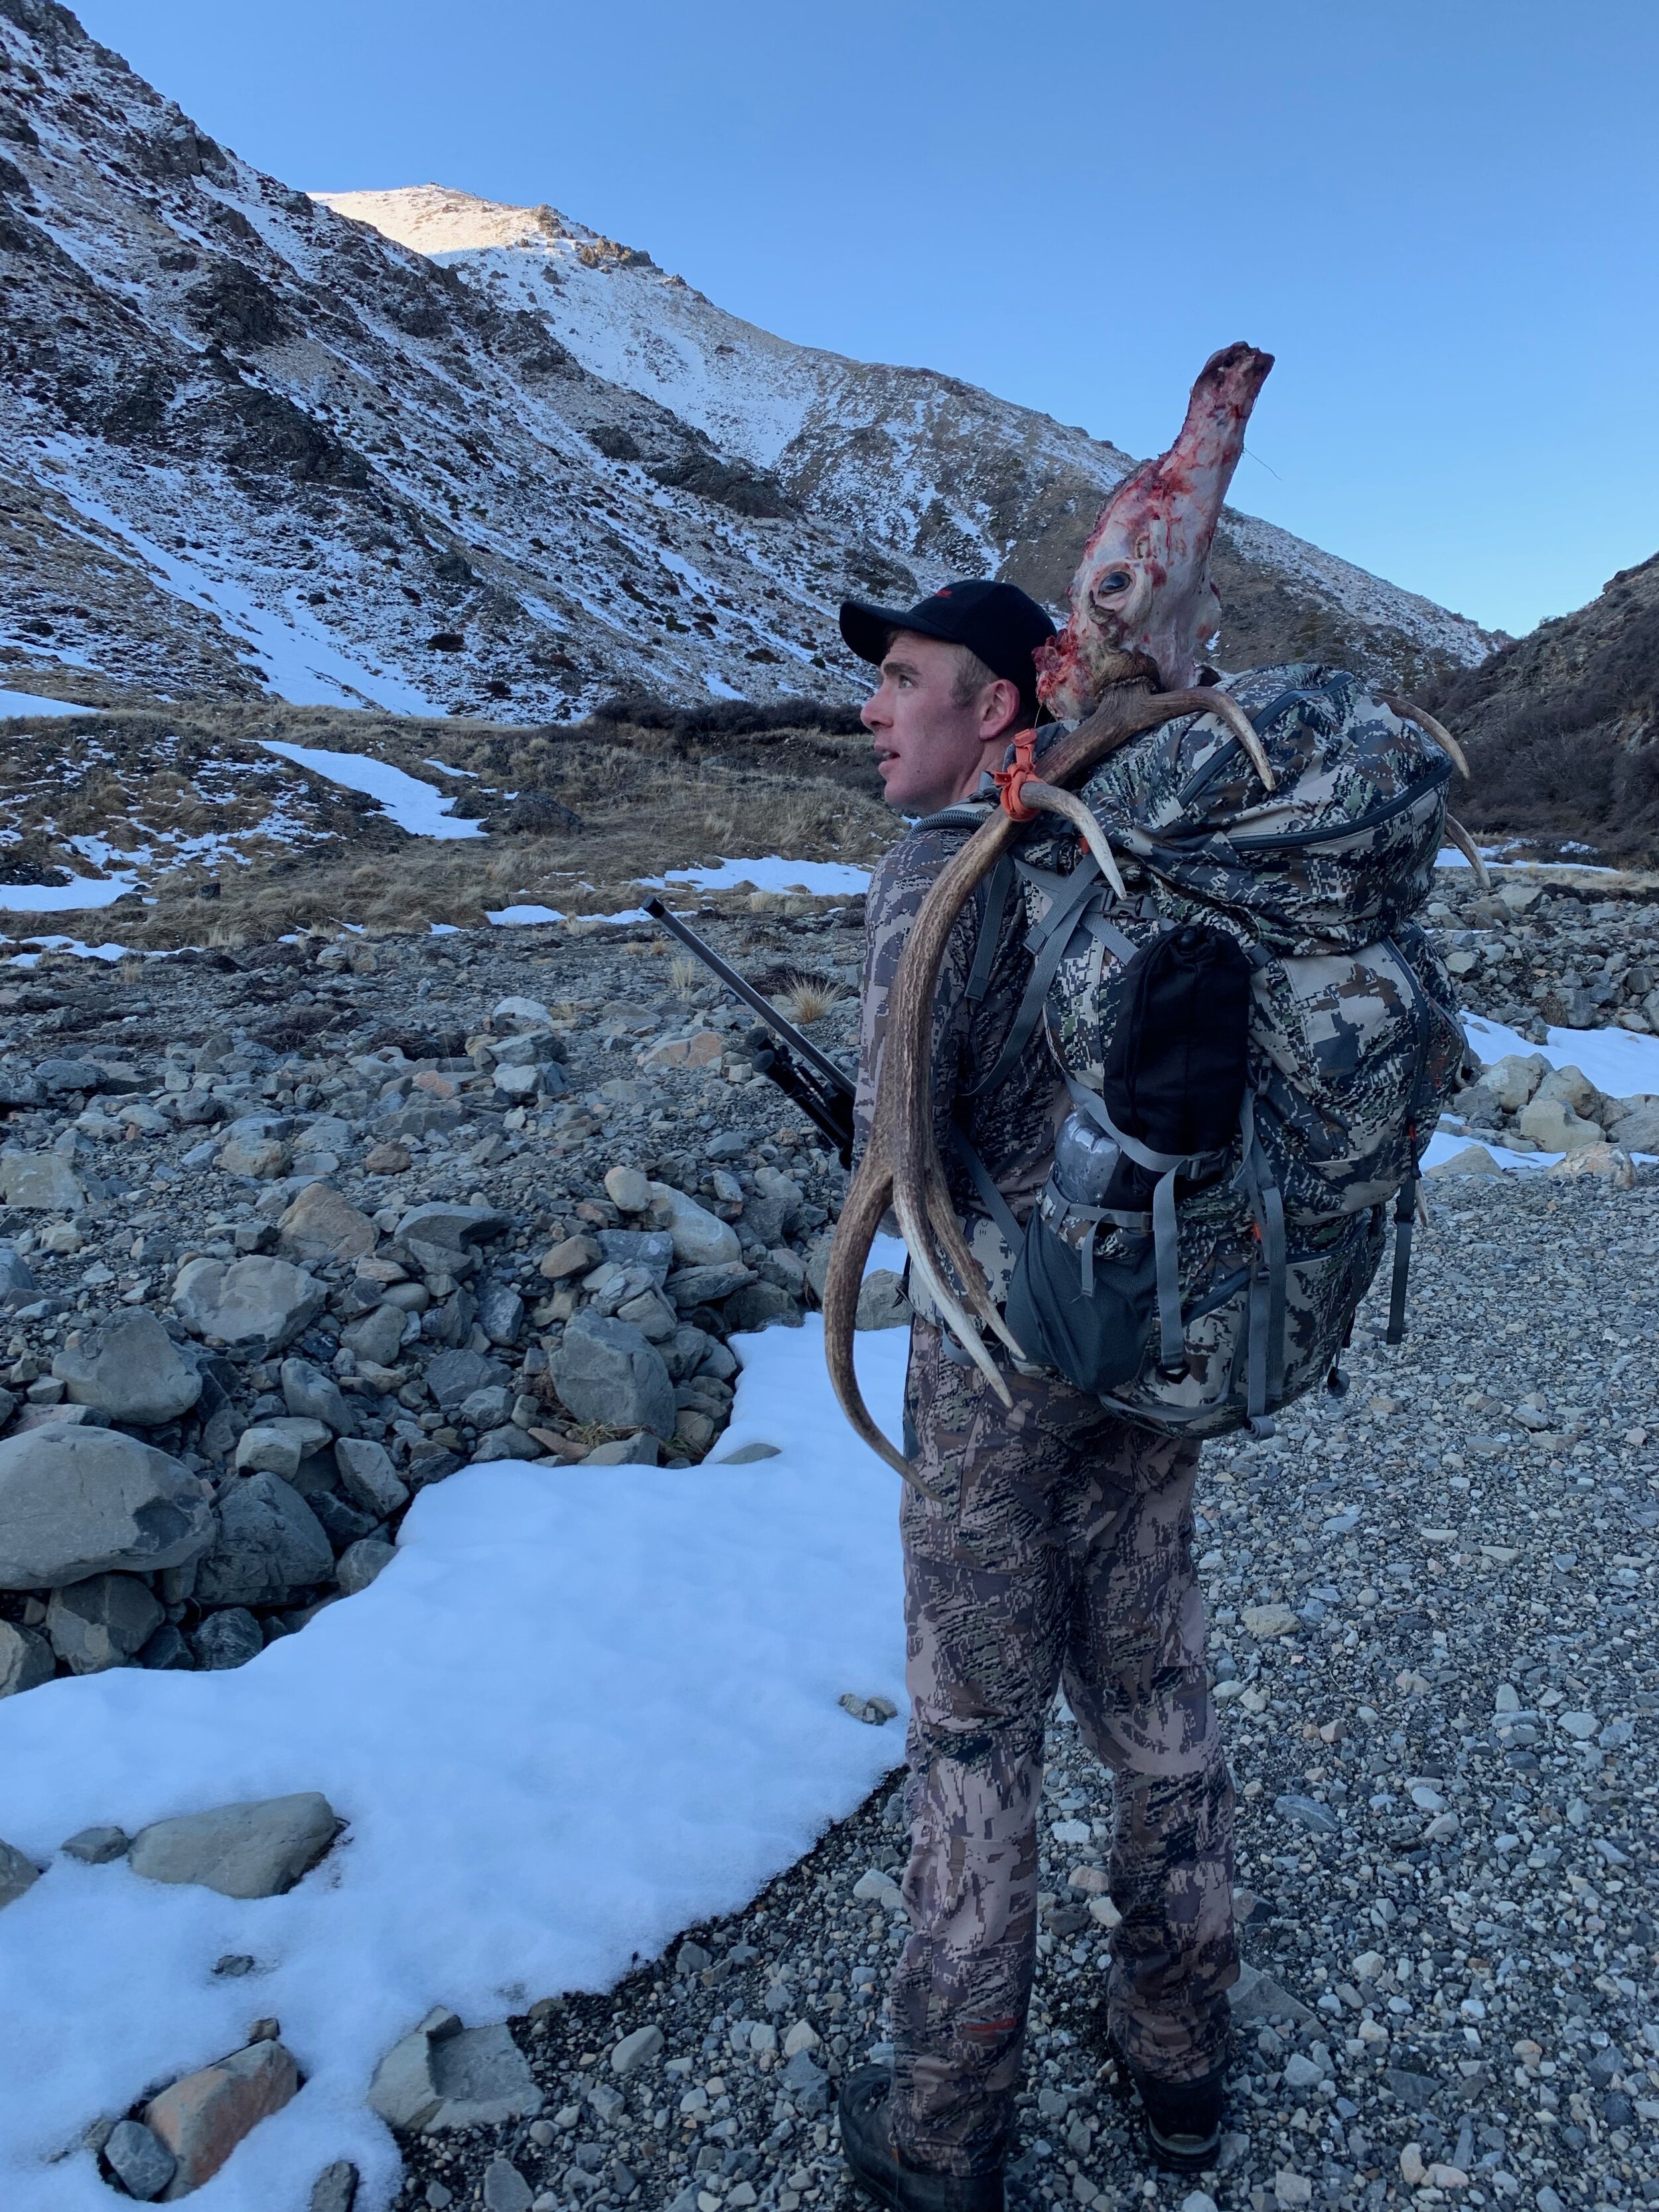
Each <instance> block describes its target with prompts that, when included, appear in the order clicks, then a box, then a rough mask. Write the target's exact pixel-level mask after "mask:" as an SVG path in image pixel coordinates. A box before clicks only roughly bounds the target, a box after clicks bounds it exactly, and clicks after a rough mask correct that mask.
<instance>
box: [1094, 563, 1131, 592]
mask: <svg viewBox="0 0 1659 2212" xmlns="http://www.w3.org/2000/svg"><path fill="white" fill-rule="evenodd" d="M1133 581H1134V578H1133V576H1132V575H1131V574H1129V571H1128V570H1127V568H1109V569H1108V570H1107V571H1106V574H1104V575H1103V577H1102V578H1101V579H1100V581H1099V582H1098V583H1097V585H1096V586H1095V592H1096V595H1097V596H1099V595H1100V594H1102V593H1104V595H1105V596H1106V597H1107V598H1108V599H1110V598H1111V597H1112V595H1113V594H1114V593H1115V592H1127V590H1128V588H1129V586H1130V585H1131V584H1132V583H1133Z"/></svg>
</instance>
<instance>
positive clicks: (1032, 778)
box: [991, 730, 1040, 822]
mask: <svg viewBox="0 0 1659 2212" xmlns="http://www.w3.org/2000/svg"><path fill="white" fill-rule="evenodd" d="M1035 751H1036V731H1035V730H1022V731H1021V732H1019V734H1018V737H1017V738H1015V739H1014V764H1013V766H1012V768H994V769H992V770H991V781H993V782H994V784H995V785H996V787H997V789H998V790H999V792H1000V793H1001V794H1002V811H1003V812H1004V813H1005V814H1006V815H1008V816H1010V817H1012V820H1014V821H1016V822H1035V821H1036V808H1035V807H1034V806H1027V805H1024V803H1023V802H1022V801H1021V799H1020V795H1019V794H1020V793H1021V791H1022V790H1023V789H1024V787H1025V786H1026V784H1028V783H1035V782H1037V781H1040V779H1039V776H1038V773H1037V765H1036V760H1035V759H1034V757H1033V755H1034V753H1035Z"/></svg>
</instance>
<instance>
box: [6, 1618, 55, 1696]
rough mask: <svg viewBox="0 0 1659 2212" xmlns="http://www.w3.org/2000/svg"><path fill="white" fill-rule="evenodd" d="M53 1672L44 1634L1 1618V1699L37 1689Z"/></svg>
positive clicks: (50, 1653)
mask: <svg viewBox="0 0 1659 2212" xmlns="http://www.w3.org/2000/svg"><path fill="white" fill-rule="evenodd" d="M55 1672H56V1668H55V1667H54V1665H53V1662H52V1646H51V1645H50V1644H48V1643H47V1642H46V1638H45V1637H44V1636H37V1635H36V1634H35V1632H34V1631H33V1629H32V1628H20V1627H19V1626H18V1625H17V1623H16V1622H15V1621H14V1620H0V1698H11V1697H15V1695H16V1694H17V1692H19V1691H20V1690H34V1689H38V1688H39V1687H40V1684H41V1683H42V1682H49V1681H51V1680H52V1675H53V1674H54V1673H55Z"/></svg>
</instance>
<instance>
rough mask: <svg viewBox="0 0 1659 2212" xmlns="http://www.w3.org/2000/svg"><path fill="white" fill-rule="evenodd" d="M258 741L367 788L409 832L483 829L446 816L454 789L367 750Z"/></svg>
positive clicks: (476, 833)
mask: <svg viewBox="0 0 1659 2212" xmlns="http://www.w3.org/2000/svg"><path fill="white" fill-rule="evenodd" d="M259 743H260V744H262V745H263V746H264V750H266V751H267V752H268V753H280V754H281V755H282V757H283V759H284V760H290V761H292V762H293V763H294V764H295V767H296V768H308V769H311V771H312V772H313V775H323V776H326V777H327V778H328V780H329V781H330V782H331V783H338V784H343V785H344V787H345V788H346V789H347V790H348V791H363V792H367V793H368V796H369V797H370V798H371V799H379V800H380V803H381V805H382V806H383V807H384V809H385V811H386V813H387V814H389V815H390V816H391V817H392V820H393V821H394V822H395V823H397V825H398V828H399V829H406V830H407V831H408V832H409V834H410V836H411V837H482V836H483V834H484V833H483V823H479V822H456V821H453V820H452V819H451V818H450V812H449V810H450V808H451V807H452V806H453V805H454V804H455V794H454V793H453V792H447V791H440V790H439V788H438V787H437V785H436V784H435V783H422V781H421V779H420V777H419V776H417V775H406V774H405V773H404V770H403V769H400V768H393V767H392V763H391V762H390V761H383V760H375V759H374V757H373V756H372V755H370V754H368V753H331V752H323V751H319V750H318V749H317V748H316V747H315V746H313V745H296V744H290V743H289V741H288V740H287V739H286V738H260V740H259Z"/></svg>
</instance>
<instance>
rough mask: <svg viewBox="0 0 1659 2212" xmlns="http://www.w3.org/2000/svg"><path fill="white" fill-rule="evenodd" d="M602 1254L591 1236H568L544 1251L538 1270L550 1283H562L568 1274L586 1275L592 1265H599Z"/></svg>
mask: <svg viewBox="0 0 1659 2212" xmlns="http://www.w3.org/2000/svg"><path fill="white" fill-rule="evenodd" d="M600 1256H601V1255H600V1252H599V1246H598V1245H597V1244H596V1243H594V1241H593V1239H592V1237H566V1238H565V1239H564V1240H563V1242H562V1243H558V1244H553V1245H550V1246H549V1248H548V1249H547V1250H546V1251H545V1252H544V1253H543V1255H542V1258H541V1265H540V1267H539V1268H538V1270H537V1272H538V1273H539V1274H541V1275H543V1276H544V1277H545V1278H546V1279H547V1280H548V1281H549V1282H550V1283H562V1282H563V1281H564V1279H565V1278H566V1277H567V1276H568V1275H585V1274H586V1273H587V1272H588V1270H589V1268H590V1267H598V1265H599V1259H600Z"/></svg>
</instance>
